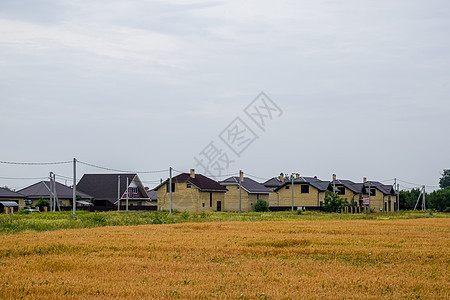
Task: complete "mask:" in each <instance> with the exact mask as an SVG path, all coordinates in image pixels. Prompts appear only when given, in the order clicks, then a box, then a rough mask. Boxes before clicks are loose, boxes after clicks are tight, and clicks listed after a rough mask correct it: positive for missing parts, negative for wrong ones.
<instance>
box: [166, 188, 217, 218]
mask: <svg viewBox="0 0 450 300" xmlns="http://www.w3.org/2000/svg"><path fill="white" fill-rule="evenodd" d="M173 185H174V186H175V188H174V191H173V192H172V210H177V211H188V212H195V213H198V212H203V211H206V212H212V211H222V210H224V200H225V193H224V192H215V191H211V192H210V191H201V190H200V189H198V188H197V187H196V186H195V185H194V184H191V183H189V182H174V183H173ZM157 191H158V210H164V211H169V210H170V190H169V189H168V184H163V185H161V186H160V187H159V188H158V190H157Z"/></svg>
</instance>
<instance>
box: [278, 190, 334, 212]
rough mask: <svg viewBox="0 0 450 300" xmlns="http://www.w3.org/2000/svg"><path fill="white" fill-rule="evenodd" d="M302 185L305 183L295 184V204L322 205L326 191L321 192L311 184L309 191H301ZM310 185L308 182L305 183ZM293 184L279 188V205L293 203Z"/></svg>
mask: <svg viewBox="0 0 450 300" xmlns="http://www.w3.org/2000/svg"><path fill="white" fill-rule="evenodd" d="M301 185H303V184H294V206H315V207H318V206H320V201H322V202H323V201H324V199H325V193H324V192H319V190H317V189H316V188H315V187H313V186H312V185H309V193H307V194H306V193H303V194H302V193H301V192H300V191H301V187H300V186H301ZM304 185H308V184H304ZM291 188H292V186H291V185H289V189H286V186H284V187H282V188H281V189H279V190H278V191H277V192H278V200H279V206H291V205H292V190H291Z"/></svg>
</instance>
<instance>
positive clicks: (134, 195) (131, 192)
mask: <svg viewBox="0 0 450 300" xmlns="http://www.w3.org/2000/svg"><path fill="white" fill-rule="evenodd" d="M128 197H129V198H137V197H138V188H137V187H130V188H128Z"/></svg>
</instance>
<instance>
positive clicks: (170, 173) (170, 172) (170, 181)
mask: <svg viewBox="0 0 450 300" xmlns="http://www.w3.org/2000/svg"><path fill="white" fill-rule="evenodd" d="M169 191H170V194H169V199H170V209H169V213H170V214H172V167H169Z"/></svg>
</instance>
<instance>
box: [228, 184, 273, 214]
mask: <svg viewBox="0 0 450 300" xmlns="http://www.w3.org/2000/svg"><path fill="white" fill-rule="evenodd" d="M225 187H226V188H227V189H228V192H226V193H225V196H224V197H225V209H224V210H226V211H239V189H238V186H237V185H227V186H225ZM269 195H270V194H250V193H248V192H247V191H246V190H245V189H244V188H242V193H241V211H243V212H250V211H253V210H254V209H253V206H254V205H255V203H256V201H258V197H259V199H260V200H264V201H267V202H269Z"/></svg>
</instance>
